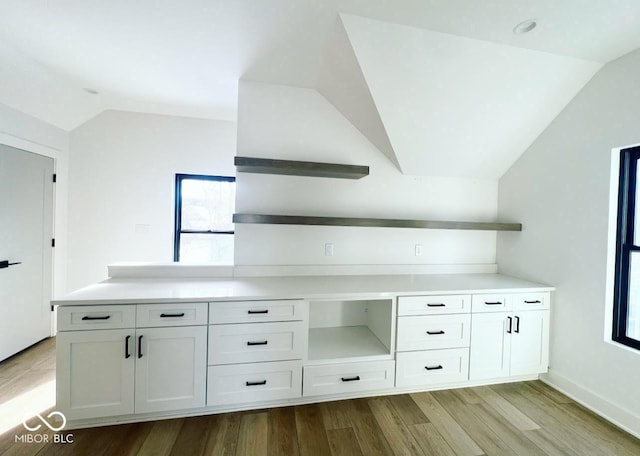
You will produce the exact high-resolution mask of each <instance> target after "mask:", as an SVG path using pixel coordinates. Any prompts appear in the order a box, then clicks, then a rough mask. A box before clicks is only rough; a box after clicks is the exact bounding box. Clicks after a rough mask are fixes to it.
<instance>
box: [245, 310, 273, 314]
mask: <svg viewBox="0 0 640 456" xmlns="http://www.w3.org/2000/svg"><path fill="white" fill-rule="evenodd" d="M247 313H248V314H249V315H254V314H268V313H269V309H265V310H247Z"/></svg>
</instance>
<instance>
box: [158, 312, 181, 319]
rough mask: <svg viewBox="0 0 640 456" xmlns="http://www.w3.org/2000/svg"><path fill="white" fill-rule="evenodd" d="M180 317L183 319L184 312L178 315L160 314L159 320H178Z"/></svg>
mask: <svg viewBox="0 0 640 456" xmlns="http://www.w3.org/2000/svg"><path fill="white" fill-rule="evenodd" d="M180 317H184V312H182V313H178V314H166V313H161V314H160V318H180Z"/></svg>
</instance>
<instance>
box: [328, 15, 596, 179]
mask: <svg viewBox="0 0 640 456" xmlns="http://www.w3.org/2000/svg"><path fill="white" fill-rule="evenodd" d="M335 35H336V39H335V40H334V41H333V42H332V46H334V48H333V49H330V50H329V52H328V54H327V60H326V62H325V71H324V72H323V73H321V74H322V76H321V77H320V78H319V81H318V87H319V91H320V92H321V93H322V94H324V95H325V97H327V98H328V99H329V101H331V102H332V103H333V104H334V105H335V106H336V107H337V108H338V109H339V110H340V111H341V112H342V113H343V114H344V115H345V116H346V117H347V118H348V119H350V120H351V122H352V123H353V124H354V125H355V126H356V127H358V128H359V129H360V130H361V132H362V133H364V134H365V135H366V136H367V137H368V138H369V139H370V141H371V142H372V143H373V144H375V145H376V146H378V148H379V149H380V150H381V151H383V152H384V153H385V155H387V156H388V157H390V159H391V160H392V162H394V163H395V164H396V166H398V168H399V169H400V171H402V172H403V173H406V174H417V175H432V176H449V177H478V178H487V179H494V178H498V177H500V176H501V175H502V174H503V173H504V172H505V171H506V170H507V169H508V168H509V166H511V164H512V163H513V162H514V161H515V160H516V159H517V158H518V157H519V156H520V155H521V154H522V152H524V150H526V148H527V147H528V146H529V145H530V144H531V143H532V142H533V141H534V139H535V138H536V137H537V136H538V135H539V134H540V133H541V132H542V131H543V130H544V129H545V128H546V126H547V125H548V124H549V123H550V122H551V121H552V120H553V119H554V118H555V116H556V115H558V113H559V112H560V111H561V110H562V109H563V108H564V107H565V106H566V105H567V103H568V102H569V101H570V100H571V99H572V98H573V97H574V96H575V94H576V93H577V92H578V91H580V89H581V88H582V87H583V86H584V85H585V84H586V83H587V81H588V80H589V79H590V78H591V77H592V76H593V75H594V74H595V72H597V71H598V69H599V68H600V67H601V66H602V64H601V63H598V62H594V61H589V60H583V59H578V58H572V57H566V56H561V55H556V54H550V53H547V52H541V51H534V50H530V49H523V48H517V47H513V46H508V45H503V44H497V43H492V42H488V41H481V40H475V39H471V38H464V37H459V36H454V35H449V34H444V33H438V32H433V31H429V30H424V29H418V28H414V27H408V26H401V25H396V24H390V23H386V22H381V21H376V20H371V19H365V18H361V17H356V16H352V15H341V19H340V20H339V22H338V24H337V26H336V31H335ZM349 48H350V49H349ZM334 68H337V69H339V72H338V73H335V72H333V69H334ZM356 104H357V108H356V107H355V105H356ZM376 116H377V119H374V117H376ZM378 120H379V121H378ZM380 124H382V125H383V128H384V130H385V132H386V135H383V134H382V133H380V132H379V131H377V130H376V126H379V125H380ZM372 132H373V133H372ZM381 137H382V138H383V139H387V138H388V144H384V143H383V144H382V146H381V145H380V144H381ZM389 146H390V147H389Z"/></svg>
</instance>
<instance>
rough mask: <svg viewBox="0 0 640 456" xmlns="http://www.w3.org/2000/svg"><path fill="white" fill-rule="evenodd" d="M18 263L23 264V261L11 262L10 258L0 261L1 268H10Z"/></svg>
mask: <svg viewBox="0 0 640 456" xmlns="http://www.w3.org/2000/svg"><path fill="white" fill-rule="evenodd" d="M16 264H22V261H16V262H15V263H9V260H2V261H0V269H4V268H8V267H9V266H14V265H16Z"/></svg>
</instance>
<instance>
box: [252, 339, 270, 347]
mask: <svg viewBox="0 0 640 456" xmlns="http://www.w3.org/2000/svg"><path fill="white" fill-rule="evenodd" d="M268 343H269V341H268V340H261V341H260V342H251V341H248V342H247V345H249V346H251V345H267V344H268Z"/></svg>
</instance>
